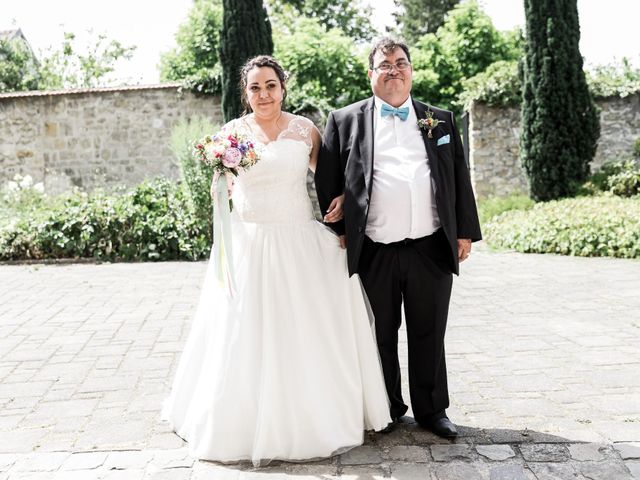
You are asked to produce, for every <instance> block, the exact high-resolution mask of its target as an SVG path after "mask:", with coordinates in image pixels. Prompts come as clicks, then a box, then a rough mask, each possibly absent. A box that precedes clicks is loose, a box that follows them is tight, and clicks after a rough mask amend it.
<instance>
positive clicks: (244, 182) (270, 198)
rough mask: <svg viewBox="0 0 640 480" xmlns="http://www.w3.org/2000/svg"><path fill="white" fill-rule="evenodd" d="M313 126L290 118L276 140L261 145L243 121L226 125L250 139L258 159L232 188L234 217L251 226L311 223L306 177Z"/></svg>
mask: <svg viewBox="0 0 640 480" xmlns="http://www.w3.org/2000/svg"><path fill="white" fill-rule="evenodd" d="M313 128H315V127H314V125H313V123H312V122H311V121H310V120H308V119H306V118H304V117H295V118H293V119H292V120H291V121H290V122H289V124H288V126H287V128H286V129H285V130H283V131H282V132H281V133H280V134H279V135H278V137H277V138H276V139H275V140H273V141H271V142H268V143H266V144H265V143H262V142H260V141H259V140H258V139H257V138H256V135H255V134H254V132H253V131H252V130H251V127H250V126H249V124H248V123H247V122H246V120H244V119H243V118H239V119H236V120H233V121H232V122H230V123H229V124H227V125H225V127H224V129H225V130H232V131H236V132H241V133H242V134H243V135H247V136H248V137H249V138H251V139H252V141H253V142H254V144H255V145H256V150H257V153H258V155H259V157H260V159H259V160H258V162H257V163H256V164H255V165H254V166H253V167H251V168H250V169H249V170H247V171H245V172H242V173H240V175H239V176H238V177H237V178H236V180H235V185H234V188H233V197H232V198H233V209H234V214H233V215H234V216H237V217H238V218H239V219H240V220H241V221H245V222H253V223H298V222H307V221H309V220H313V219H314V216H313V207H312V205H311V200H310V199H309V194H308V193H307V186H306V178H307V170H308V168H309V155H310V153H311V149H312V146H313V141H312V136H311V133H312V129H313Z"/></svg>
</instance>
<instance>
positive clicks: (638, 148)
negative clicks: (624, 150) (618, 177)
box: [633, 137, 640, 158]
mask: <svg viewBox="0 0 640 480" xmlns="http://www.w3.org/2000/svg"><path fill="white" fill-rule="evenodd" d="M633 156H634V157H636V158H640V137H639V138H636V141H635V143H634V144H633Z"/></svg>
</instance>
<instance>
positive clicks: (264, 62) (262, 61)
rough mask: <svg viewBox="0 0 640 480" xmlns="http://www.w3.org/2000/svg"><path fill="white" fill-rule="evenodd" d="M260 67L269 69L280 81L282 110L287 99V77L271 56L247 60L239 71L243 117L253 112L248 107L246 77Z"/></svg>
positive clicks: (260, 56)
mask: <svg viewBox="0 0 640 480" xmlns="http://www.w3.org/2000/svg"><path fill="white" fill-rule="evenodd" d="M261 67H269V68H272V69H273V71H274V72H276V76H277V77H278V80H280V86H281V87H282V108H284V102H285V100H286V99H287V88H286V82H287V78H289V75H288V74H287V72H285V71H284V68H282V67H281V66H280V64H279V63H278V62H277V61H276V59H275V58H273V57H272V56H270V55H258V56H257V57H253V58H250V59H249V60H247V63H245V64H244V66H243V67H242V70H240V98H241V100H242V106H243V107H244V112H243V115H247V114H249V113H251V112H252V111H253V110H252V109H251V105H249V99H248V98H247V76H248V75H249V72H250V71H251V70H253V69H254V68H261Z"/></svg>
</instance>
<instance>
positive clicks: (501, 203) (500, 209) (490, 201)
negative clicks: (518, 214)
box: [478, 195, 535, 225]
mask: <svg viewBox="0 0 640 480" xmlns="http://www.w3.org/2000/svg"><path fill="white" fill-rule="evenodd" d="M534 204H535V202H534V201H533V200H531V199H530V198H529V197H528V196H526V195H511V196H508V197H490V198H483V199H479V200H478V215H479V216H480V223H482V224H483V225H484V224H485V223H487V222H488V221H489V220H491V219H492V218H493V217H496V216H498V215H500V214H501V213H504V212H507V211H509V210H528V209H529V208H531V207H533V205H534Z"/></svg>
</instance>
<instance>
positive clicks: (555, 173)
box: [520, 0, 600, 201]
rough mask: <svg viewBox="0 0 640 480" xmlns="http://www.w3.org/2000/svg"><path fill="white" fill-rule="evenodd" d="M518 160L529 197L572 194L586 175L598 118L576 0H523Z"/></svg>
mask: <svg viewBox="0 0 640 480" xmlns="http://www.w3.org/2000/svg"><path fill="white" fill-rule="evenodd" d="M524 5H525V16H526V31H527V33H526V44H525V59H524V62H523V65H522V74H523V102H522V131H521V136H520V156H521V160H522V164H523V166H524V169H525V171H526V173H527V176H528V177H529V186H530V193H531V197H532V198H533V199H534V200H542V201H544V200H551V199H557V198H561V197H566V196H571V195H573V194H575V192H576V191H577V188H578V187H579V185H580V184H581V183H583V182H584V180H586V178H587V176H588V175H589V164H590V162H591V160H592V159H593V157H594V155H595V152H596V147H597V142H598V137H599V136H600V124H599V118H598V117H599V114H598V111H597V110H596V106H595V104H594V102H593V99H592V96H591V93H590V92H589V90H588V88H587V82H586V79H585V75H584V71H583V69H582V66H583V61H582V56H581V55H580V49H579V45H578V44H579V41H580V26H579V21H578V7H577V0H564V1H562V2H558V1H557V0H525V3H524Z"/></svg>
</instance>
